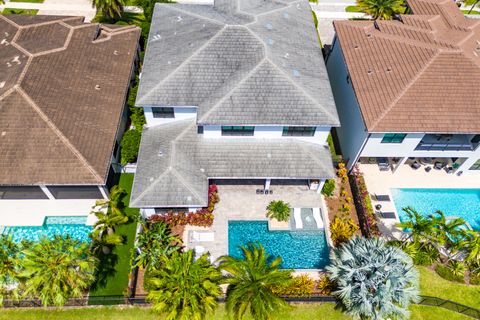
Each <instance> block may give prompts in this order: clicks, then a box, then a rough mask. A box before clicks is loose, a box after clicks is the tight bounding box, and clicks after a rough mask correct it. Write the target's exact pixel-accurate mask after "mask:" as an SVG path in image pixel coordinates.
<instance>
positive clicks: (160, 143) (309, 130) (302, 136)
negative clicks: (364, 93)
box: [130, 0, 339, 215]
mask: <svg viewBox="0 0 480 320" xmlns="http://www.w3.org/2000/svg"><path fill="white" fill-rule="evenodd" d="M136 104H137V106H141V107H143V108H144V110H145V115H146V119H147V127H146V128H145V129H144V131H143V135H142V143H141V146H140V152H139V157H138V167H137V171H136V175H135V180H134V185H133V191H132V198H131V202H130V205H131V206H132V207H138V208H143V209H144V210H143V212H144V213H146V214H147V215H148V214H151V213H153V212H155V208H189V209H190V210H194V209H195V208H199V207H205V206H206V205H207V203H208V194H207V190H208V185H209V183H211V181H212V180H213V179H216V180H217V181H218V180H224V181H225V180H226V179H228V180H229V181H232V180H233V182H232V183H239V184H242V183H248V180H252V179H257V181H258V179H260V180H262V182H261V183H263V184H264V187H263V188H265V189H267V190H268V189H269V188H270V185H271V184H272V185H274V184H275V183H288V181H295V182H296V183H299V182H300V183H304V184H305V186H309V187H310V189H315V191H318V192H319V191H320V189H321V187H322V185H323V182H324V181H325V179H328V178H332V177H334V170H333V165H332V160H331V156H330V152H329V149H328V145H327V143H326V140H327V136H328V134H329V132H330V128H331V127H332V126H338V124H339V120H338V116H337V112H336V109H335V104H334V100H333V95H332V92H331V88H330V83H329V81H328V77H327V72H326V69H325V65H324V62H323V58H322V52H321V49H320V45H319V42H318V36H317V31H316V29H315V26H314V23H313V19H312V13H311V8H310V5H309V3H308V1H307V0H298V1H273V0H271V1H270V0H267V1H265V0H251V1H237V0H230V1H228V0H216V1H215V4H214V6H211V5H182V4H157V5H156V7H155V13H154V16H153V22H152V27H151V30H150V35H149V40H148V46H147V52H146V55H145V62H144V66H143V72H142V74H141V80H140V87H139V90H138V95H137V103H136ZM292 183H293V182H292ZM315 191H309V192H315Z"/></svg>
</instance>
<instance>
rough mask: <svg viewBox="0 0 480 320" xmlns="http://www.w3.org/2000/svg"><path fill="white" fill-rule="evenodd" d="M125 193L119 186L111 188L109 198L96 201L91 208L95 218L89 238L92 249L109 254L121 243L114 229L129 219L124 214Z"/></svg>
mask: <svg viewBox="0 0 480 320" xmlns="http://www.w3.org/2000/svg"><path fill="white" fill-rule="evenodd" d="M125 195H126V191H125V190H124V189H122V188H120V187H119V186H113V187H112V189H111V190H110V198H109V199H102V200H97V201H96V203H95V206H94V207H93V208H92V210H93V211H92V212H91V213H92V214H94V215H95V216H96V217H97V222H96V223H95V224H94V225H93V231H92V233H91V234H90V237H91V238H92V240H93V244H92V245H93V247H94V248H95V249H96V250H100V249H101V250H102V252H103V253H104V254H109V253H110V251H111V247H112V246H115V245H120V244H122V243H123V240H124V239H123V237H122V236H121V235H119V234H116V233H115V231H116V227H117V226H119V225H122V224H125V223H127V222H128V220H129V218H128V216H126V215H125V213H124V204H123V197H124V196H125Z"/></svg>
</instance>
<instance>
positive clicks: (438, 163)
mask: <svg viewBox="0 0 480 320" xmlns="http://www.w3.org/2000/svg"><path fill="white" fill-rule="evenodd" d="M443 167H445V164H444V163H443V162H440V161H437V162H435V164H434V165H433V168H435V170H442V169H443Z"/></svg>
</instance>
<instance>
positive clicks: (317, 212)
mask: <svg viewBox="0 0 480 320" xmlns="http://www.w3.org/2000/svg"><path fill="white" fill-rule="evenodd" d="M312 211H313V218H314V219H315V222H316V223H317V228H318V229H323V219H322V216H321V215H320V208H312Z"/></svg>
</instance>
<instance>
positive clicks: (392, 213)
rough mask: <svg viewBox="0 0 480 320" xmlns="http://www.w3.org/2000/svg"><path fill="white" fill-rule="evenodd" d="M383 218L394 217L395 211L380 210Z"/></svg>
mask: <svg viewBox="0 0 480 320" xmlns="http://www.w3.org/2000/svg"><path fill="white" fill-rule="evenodd" d="M380 215H381V216H382V218H383V219H396V216H395V212H380Z"/></svg>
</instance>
